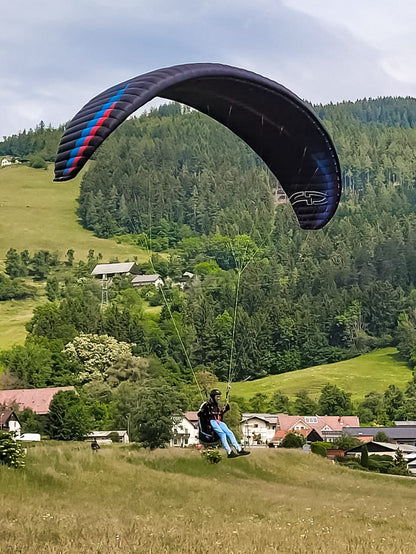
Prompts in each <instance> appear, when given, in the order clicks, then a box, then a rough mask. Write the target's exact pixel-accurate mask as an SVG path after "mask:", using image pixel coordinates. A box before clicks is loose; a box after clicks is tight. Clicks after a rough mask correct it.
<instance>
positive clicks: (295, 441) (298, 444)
mask: <svg viewBox="0 0 416 554" xmlns="http://www.w3.org/2000/svg"><path fill="white" fill-rule="evenodd" d="M304 444H305V439H304V438H303V436H302V435H299V433H288V434H287V435H286V436H285V437H284V439H283V440H282V442H281V443H280V446H281V447H282V448H302V446H303V445H304Z"/></svg>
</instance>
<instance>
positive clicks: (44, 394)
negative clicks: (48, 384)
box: [0, 387, 75, 414]
mask: <svg viewBox="0 0 416 554" xmlns="http://www.w3.org/2000/svg"><path fill="white" fill-rule="evenodd" d="M61 390H73V391H74V390H75V387H53V388H50V389H14V390H2V391H0V405H3V406H13V405H14V404H17V405H18V406H19V410H24V409H25V408H30V409H31V410H32V411H33V412H35V414H47V413H48V412H49V404H50V403H51V401H52V398H53V397H54V396H55V394H56V393H57V392H59V391H61Z"/></svg>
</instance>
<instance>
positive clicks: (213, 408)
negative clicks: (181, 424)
mask: <svg viewBox="0 0 416 554" xmlns="http://www.w3.org/2000/svg"><path fill="white" fill-rule="evenodd" d="M229 409H230V406H229V404H226V405H225V406H223V407H222V408H220V407H219V406H218V404H217V402H213V401H212V400H211V399H210V400H207V401H206V402H204V403H203V404H202V405H201V407H200V408H199V411H198V414H197V415H198V417H199V419H202V420H205V421H208V422H209V421H211V419H216V420H217V421H222V420H223V417H224V414H225V413H226V412H228V410H229Z"/></svg>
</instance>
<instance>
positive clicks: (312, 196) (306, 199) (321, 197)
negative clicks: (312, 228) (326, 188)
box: [289, 190, 328, 206]
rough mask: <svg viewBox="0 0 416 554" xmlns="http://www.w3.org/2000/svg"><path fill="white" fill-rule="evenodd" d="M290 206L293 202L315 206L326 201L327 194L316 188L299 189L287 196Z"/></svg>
mask: <svg viewBox="0 0 416 554" xmlns="http://www.w3.org/2000/svg"><path fill="white" fill-rule="evenodd" d="M289 200H290V203H291V204H292V206H294V205H295V204H306V205H307V206H317V205H321V204H327V203H328V196H327V194H326V193H325V192H319V191H317V190H301V191H299V192H295V193H293V194H292V195H291V196H290V197H289Z"/></svg>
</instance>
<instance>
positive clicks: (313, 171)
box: [55, 63, 341, 229]
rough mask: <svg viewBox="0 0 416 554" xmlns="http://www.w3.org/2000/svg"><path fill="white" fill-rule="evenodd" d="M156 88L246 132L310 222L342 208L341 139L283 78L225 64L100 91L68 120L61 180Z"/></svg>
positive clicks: (163, 73)
mask: <svg viewBox="0 0 416 554" xmlns="http://www.w3.org/2000/svg"><path fill="white" fill-rule="evenodd" d="M156 96H159V97H162V98H166V99H168V100H174V101H177V102H181V103H183V104H187V105H188V106H191V107H192V108H195V109H197V110H199V111H200V112H203V113H205V114H207V115H209V116H210V117H212V118H213V119H216V120H217V121H219V122H220V123H222V124H223V125H225V126H226V127H228V128H229V129H230V130H231V131H233V132H234V133H235V134H236V135H238V136H239V137H240V138H241V139H243V140H244V141H245V142H246V143H247V144H248V145H249V146H250V147H251V148H252V149H253V150H254V151H255V152H256V153H257V154H258V155H259V156H260V157H261V158H262V159H263V160H264V162H265V163H266V165H267V166H268V167H269V168H270V170H271V171H272V173H273V174H274V175H275V176H276V177H277V179H278V180H279V182H280V185H281V186H282V188H283V189H284V191H285V192H286V194H287V196H288V198H289V200H290V202H291V204H292V207H293V209H294V211H295V213H296V216H297V218H298V221H299V224H300V226H301V227H302V228H304V229H320V228H321V227H323V226H324V225H325V224H326V223H327V222H328V221H329V220H330V219H331V217H332V216H333V215H334V213H335V211H336V209H337V206H338V203H339V199H340V195H341V172H340V166H339V161H338V157H337V154H336V151H335V148H334V146H333V143H332V141H331V139H330V137H329V135H328V133H327V131H326V130H325V129H324V127H323V126H322V124H321V123H320V121H319V120H318V118H317V117H316V116H315V115H314V114H313V112H312V111H311V110H310V108H309V107H308V106H307V105H306V104H305V103H304V102H303V101H302V100H301V99H300V98H298V97H297V96H296V95H295V94H293V93H292V92H291V91H290V90H288V89H287V88H285V87H283V86H282V85H279V84H278V83H276V82H274V81H271V80H270V79H267V78H265V77H262V76H261V75H257V74H256V73H252V72H250V71H246V70H244V69H239V68H236V67H231V66H227V65H221V64H205V63H197V64H187V65H177V66H173V67H168V68H164V69H158V70H156V71H152V72H150V73H146V74H144V75H140V76H138V77H135V78H133V79H130V80H128V81H125V82H124V83H120V84H119V85H116V86H114V87H111V88H109V89H108V90H106V91H104V92H102V93H101V94H99V95H98V96H96V97H95V98H93V99H92V100H91V101H90V102H88V103H87V104H86V105H85V106H84V107H83V108H82V109H81V110H80V111H79V112H78V113H77V115H76V116H75V117H74V118H73V119H72V121H71V122H70V123H69V124H68V126H67V128H66V131H65V133H64V135H63V137H62V140H61V143H60V146H59V150H58V155H57V158H56V163H55V181H66V180H68V179H72V178H73V177H75V175H77V174H78V173H79V171H80V170H81V168H82V167H83V166H84V164H85V163H86V162H87V161H88V159H89V158H90V157H91V155H92V154H93V153H94V152H95V150H96V149H97V148H98V147H99V146H100V144H101V143H102V142H103V141H104V140H105V139H106V138H107V137H108V135H110V133H111V132H112V131H114V129H116V127H118V125H120V124H121V123H122V122H123V121H124V120H125V119H126V118H127V117H128V116H129V115H131V114H132V113H133V112H135V111H136V110H137V109H138V108H140V107H141V106H143V105H144V104H146V103H147V102H148V101H149V100H152V99H153V98H155V97H156Z"/></svg>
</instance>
